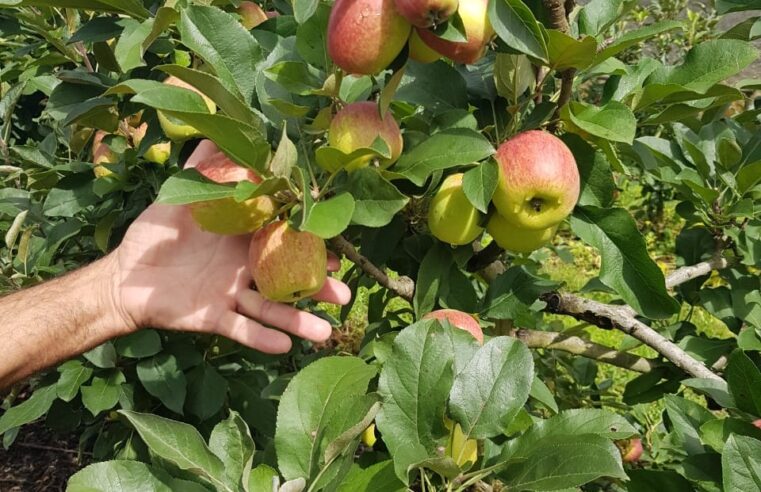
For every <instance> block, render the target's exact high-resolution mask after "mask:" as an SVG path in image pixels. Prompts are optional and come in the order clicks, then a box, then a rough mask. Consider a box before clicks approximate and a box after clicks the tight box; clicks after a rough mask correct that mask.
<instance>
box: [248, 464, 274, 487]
mask: <svg viewBox="0 0 761 492" xmlns="http://www.w3.org/2000/svg"><path fill="white" fill-rule="evenodd" d="M279 483H280V475H278V473H277V471H276V470H275V469H273V468H270V467H269V466H267V465H259V466H257V467H256V468H254V469H253V470H251V475H249V477H248V492H272V490H273V489H274V488H276V487H277V486H278V485H279ZM273 484H274V485H273Z"/></svg>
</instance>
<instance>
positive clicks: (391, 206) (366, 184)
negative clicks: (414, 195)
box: [346, 167, 409, 227]
mask: <svg viewBox="0 0 761 492" xmlns="http://www.w3.org/2000/svg"><path fill="white" fill-rule="evenodd" d="M346 190H347V191H348V192H349V193H351V196H353V197H354V214H353V215H352V217H351V221H352V223H354V224H358V225H363V226H367V227H383V226H385V225H387V224H389V223H390V222H391V220H392V219H393V218H394V215H396V213H397V212H399V211H400V210H401V209H403V208H404V207H405V205H407V203H408V202H409V198H407V196H406V195H404V194H403V193H401V192H400V191H399V190H398V189H397V188H396V186H394V185H393V184H391V183H390V182H388V181H387V180H386V179H385V178H384V177H383V176H382V175H381V173H380V172H379V171H378V169H375V168H372V167H363V168H360V169H357V170H355V171H352V172H351V173H349V180H348V183H347V184H346Z"/></svg>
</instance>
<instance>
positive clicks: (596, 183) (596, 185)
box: [562, 133, 616, 207]
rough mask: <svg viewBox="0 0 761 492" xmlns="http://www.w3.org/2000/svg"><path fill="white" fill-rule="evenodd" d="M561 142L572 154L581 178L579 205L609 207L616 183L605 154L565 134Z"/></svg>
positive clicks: (573, 136) (578, 138) (577, 138)
mask: <svg viewBox="0 0 761 492" xmlns="http://www.w3.org/2000/svg"><path fill="white" fill-rule="evenodd" d="M562 138H563V142H565V144H566V145H567V146H568V148H569V149H570V150H571V152H572V153H573V157H574V158H575V159H576V164H577V165H578V167H579V175H580V177H581V193H580V195H579V205H595V206H597V207H610V206H611V205H612V204H613V192H614V191H615V190H616V183H615V181H614V180H613V172H612V171H611V169H610V164H608V161H607V159H606V158H605V154H603V153H602V152H600V151H598V150H595V149H594V148H593V147H592V146H591V145H589V144H588V143H586V142H585V141H584V140H582V139H581V138H580V137H578V136H576V135H573V134H570V133H567V134H565V135H563V137H562Z"/></svg>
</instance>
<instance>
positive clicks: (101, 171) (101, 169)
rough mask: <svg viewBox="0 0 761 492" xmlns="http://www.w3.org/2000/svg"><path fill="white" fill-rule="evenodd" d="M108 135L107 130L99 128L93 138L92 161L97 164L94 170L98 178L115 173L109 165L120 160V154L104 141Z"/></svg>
mask: <svg viewBox="0 0 761 492" xmlns="http://www.w3.org/2000/svg"><path fill="white" fill-rule="evenodd" d="M107 135H108V133H106V132H105V131H103V130H98V131H96V132H95V136H94V137H93V139H92V163H93V164H94V165H95V167H94V168H93V172H94V173H95V176H96V177H98V178H102V177H104V176H109V175H111V174H113V173H114V172H113V171H112V170H111V169H109V168H108V166H110V165H112V164H116V163H118V162H119V156H118V155H116V153H114V151H113V150H111V148H110V147H109V146H108V145H107V144H106V143H105V142H103V139H104V138H105V137H106V136H107Z"/></svg>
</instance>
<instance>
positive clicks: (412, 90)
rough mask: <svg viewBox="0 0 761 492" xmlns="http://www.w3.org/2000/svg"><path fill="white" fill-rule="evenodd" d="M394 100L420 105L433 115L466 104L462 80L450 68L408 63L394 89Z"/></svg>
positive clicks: (464, 87)
mask: <svg viewBox="0 0 761 492" xmlns="http://www.w3.org/2000/svg"><path fill="white" fill-rule="evenodd" d="M396 99H397V100H398V101H405V102H408V103H411V104H417V105H419V106H423V107H425V108H426V110H428V111H431V112H432V113H434V114H438V113H443V112H445V111H448V110H450V109H455V108H462V109H466V108H467V107H468V98H467V92H466V85H465V79H463V77H462V75H461V74H460V72H458V71H457V70H455V69H454V68H453V67H451V66H449V65H448V64H446V63H444V62H443V61H438V62H435V63H432V64H423V63H415V62H409V64H408V65H407V69H406V70H405V71H404V76H403V77H402V81H401V82H400V83H399V88H398V89H397V91H396Z"/></svg>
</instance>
